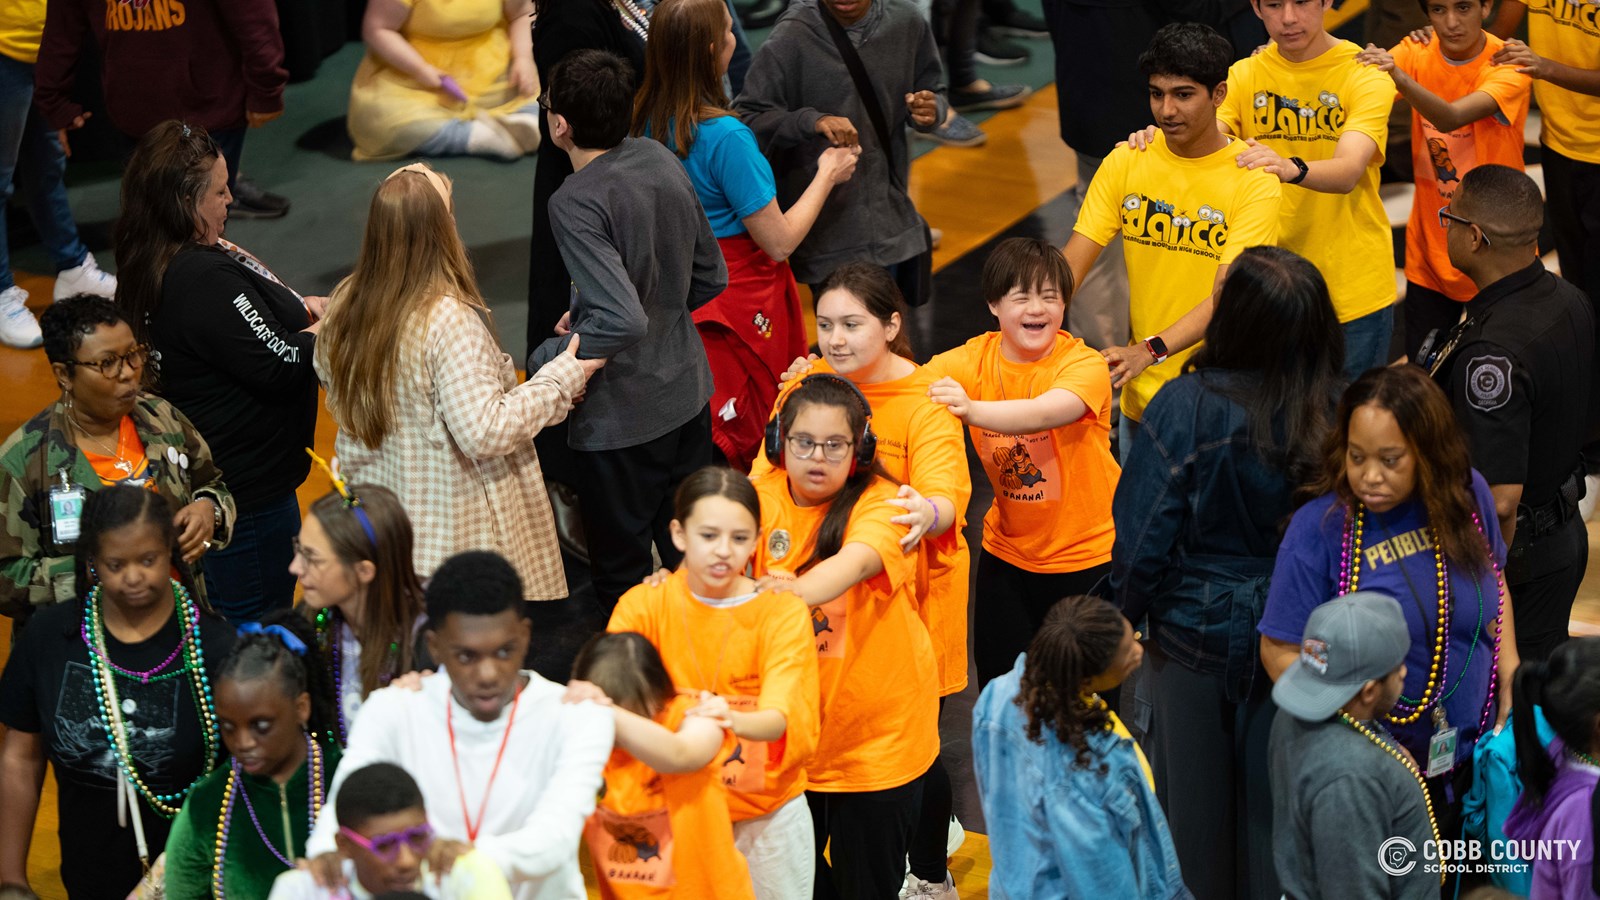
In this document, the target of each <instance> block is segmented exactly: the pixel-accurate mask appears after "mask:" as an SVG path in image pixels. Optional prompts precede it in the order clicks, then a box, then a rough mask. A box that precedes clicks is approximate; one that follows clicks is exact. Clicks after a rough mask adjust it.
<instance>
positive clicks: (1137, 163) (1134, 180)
mask: <svg viewBox="0 0 1600 900" xmlns="http://www.w3.org/2000/svg"><path fill="white" fill-rule="evenodd" d="M1245 149H1246V147H1245V144H1244V142H1243V141H1229V142H1228V145H1227V146H1226V147H1223V148H1222V149H1221V150H1218V151H1217V152H1215V153H1212V154H1210V155H1207V156H1203V157H1200V158H1199V159H1185V158H1183V157H1181V156H1178V155H1177V154H1175V153H1173V152H1172V151H1171V150H1170V149H1169V148H1168V147H1167V140H1166V136H1165V135H1163V134H1160V133H1157V134H1156V139H1155V141H1154V142H1153V143H1152V144H1151V145H1150V148H1149V149H1148V150H1146V151H1144V152H1140V151H1137V150H1132V149H1129V148H1128V147H1126V146H1121V147H1118V148H1116V149H1115V150H1112V151H1111V153H1110V154H1109V155H1107V156H1106V158H1105V162H1103V163H1101V164H1100V171H1098V172H1096V173H1095V176H1094V180H1093V181H1091V182H1089V191H1088V194H1087V195H1086V196H1085V197H1084V199H1083V209H1081V210H1079V212H1078V222H1077V224H1076V225H1074V226H1073V228H1072V230H1073V231H1076V232H1077V233H1079V234H1081V235H1083V236H1084V237H1086V238H1088V239H1089V240H1091V241H1094V242H1095V243H1096V244H1099V245H1100V246H1102V247H1104V246H1105V245H1106V244H1107V243H1109V242H1110V241H1111V238H1112V237H1114V236H1116V235H1117V234H1118V233H1120V234H1121V235H1122V245H1123V250H1124V253H1125V255H1126V259H1127V268H1128V296H1129V305H1128V321H1129V324H1130V326H1131V327H1132V328H1133V336H1134V337H1135V338H1144V337H1147V336H1149V335H1152V334H1155V333H1157V332H1159V331H1161V329H1163V328H1166V327H1167V326H1169V325H1171V324H1172V323H1173V322H1176V321H1178V319H1180V318H1182V317H1183V314H1184V313H1187V312H1188V311H1189V310H1191V309H1193V308H1194V306H1195V304H1197V303H1199V302H1200V301H1201V300H1204V299H1205V298H1206V296H1207V295H1208V294H1210V293H1211V286H1212V282H1213V281H1214V280H1215V279H1216V276H1217V267H1218V266H1219V265H1228V264H1229V263H1231V262H1233V260H1234V258H1235V257H1237V256H1238V255H1239V253H1240V251H1242V250H1244V248H1246V247H1251V246H1255V245H1258V244H1277V243H1278V229H1279V214H1278V210H1279V206H1280V203H1281V200H1282V197H1283V186H1282V184H1281V183H1280V182H1279V181H1278V178H1277V176H1275V175H1271V174H1269V173H1267V172H1266V171H1264V170H1260V169H1257V170H1253V171H1252V170H1250V169H1241V168H1239V165H1238V163H1236V162H1234V159H1235V157H1237V156H1238V155H1239V154H1240V153H1242V152H1244V150H1245ZM1393 293H1394V286H1393V285H1392V284H1391V285H1390V294H1391V295H1392V294H1393ZM1191 352H1193V348H1191V349H1190V350H1189V351H1186V352H1183V353H1174V354H1172V355H1171V356H1170V357H1168V359H1167V361H1166V362H1164V363H1162V364H1161V365H1158V366H1151V367H1150V368H1148V369H1145V370H1144V371H1143V372H1142V373H1140V375H1139V377H1138V378H1135V379H1133V380H1132V381H1130V382H1128V383H1127V384H1126V385H1124V386H1123V389H1122V413H1123V415H1126V416H1129V417H1131V418H1133V419H1134V420H1135V421H1138V419H1139V417H1140V416H1142V415H1143V414H1144V408H1145V405H1146V404H1147V403H1149V402H1150V398H1151V397H1154V396H1155V395H1156V391H1157V390H1159V389H1160V387H1161V385H1163V384H1165V383H1167V382H1168V381H1169V380H1171V379H1173V378H1176V377H1177V376H1178V373H1179V372H1180V371H1182V370H1183V362H1184V360H1185V359H1187V358H1188V356H1189V353H1191Z"/></svg>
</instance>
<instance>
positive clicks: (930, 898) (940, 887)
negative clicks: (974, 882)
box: [900, 872, 961, 900]
mask: <svg viewBox="0 0 1600 900" xmlns="http://www.w3.org/2000/svg"><path fill="white" fill-rule="evenodd" d="M900 900H961V895H960V894H958V893H956V885H955V882H954V881H953V880H952V879H951V878H950V873H949V872H946V873H944V883H943V884H937V883H935V882H932V881H923V880H922V879H921V878H918V877H917V876H915V875H912V874H910V873H907V874H906V883H905V886H904V887H902V888H900Z"/></svg>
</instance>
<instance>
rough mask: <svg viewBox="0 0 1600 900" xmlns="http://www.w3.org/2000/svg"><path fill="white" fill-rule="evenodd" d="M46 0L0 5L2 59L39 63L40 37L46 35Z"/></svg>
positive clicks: (20, 0) (18, 0)
mask: <svg viewBox="0 0 1600 900" xmlns="http://www.w3.org/2000/svg"><path fill="white" fill-rule="evenodd" d="M44 4H45V0H6V2H5V3H0V10H3V11H0V56H9V57H11V58H12V59H14V60H16V61H17V62H24V63H27V64H28V65H30V66H31V65H33V64H34V63H36V62H38V61H39V35H41V34H43V33H44Z"/></svg>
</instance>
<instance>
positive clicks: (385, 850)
mask: <svg viewBox="0 0 1600 900" xmlns="http://www.w3.org/2000/svg"><path fill="white" fill-rule="evenodd" d="M339 833H340V834H342V835H344V836H345V837H347V838H349V839H350V840H351V842H353V843H355V844H356V845H357V846H359V847H361V848H362V849H363V850H366V851H367V852H368V853H371V854H372V855H373V856H376V857H377V858H379V859H381V860H383V861H384V862H386V863H388V864H389V865H391V866H392V865H394V864H395V863H397V862H399V861H400V848H401V847H402V846H406V847H410V848H411V852H412V853H415V854H417V855H418V856H423V855H426V854H427V852H428V848H429V847H432V846H433V826H432V825H429V824H428V823H427V822H423V823H422V824H421V825H417V826H415V827H412V828H407V829H405V830H404V831H391V832H388V833H387V834H380V835H377V836H376V837H373V838H371V839H370V840H369V839H367V838H364V837H362V836H361V835H360V834H359V833H358V832H356V831H354V830H352V829H350V828H340V829H339Z"/></svg>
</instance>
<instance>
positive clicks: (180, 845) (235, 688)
mask: <svg viewBox="0 0 1600 900" xmlns="http://www.w3.org/2000/svg"><path fill="white" fill-rule="evenodd" d="M316 637H317V636H316V631H315V629H314V628H313V627H312V625H311V623H310V621H308V620H307V619H306V618H305V617H304V616H301V615H298V614H296V613H294V612H290V611H288V610H283V611H280V612H276V613H273V614H271V615H269V616H268V617H267V619H266V620H264V621H263V622H262V623H260V624H248V625H246V626H244V627H243V628H241V629H240V630H239V642H238V643H237V644H235V645H234V647H233V652H232V653H230V654H228V658H227V659H226V660H224V661H223V663H222V669H221V671H220V672H219V673H218V674H217V686H216V706H217V726H218V730H219V731H220V732H221V733H222V740H223V742H224V743H225V744H226V745H227V747H228V752H229V753H230V754H231V755H232V756H233V759H232V760H231V761H230V763H229V765H228V766H226V767H223V768H218V769H216V770H215V771H213V772H212V773H211V774H209V775H207V776H205V777H204V778H201V779H200V780H199V781H197V782H195V786H194V788H193V789H192V790H191V791H190V792H189V797H188V799H187V800H185V801H184V803H183V811H182V812H180V813H179V814H178V819H177V821H176V822H174V823H173V825H172V834H171V836H170V837H168V838H167V853H166V873H165V874H166V890H167V896H168V897H169V898H172V900H202V898H212V897H215V898H218V900H220V898H222V897H224V896H227V897H233V898H244V900H266V898H267V895H268V894H270V893H271V892H272V882H273V880H274V879H275V878H277V877H278V875H280V874H282V873H283V872H284V871H286V870H287V869H292V868H294V861H295V860H296V859H297V858H300V857H303V856H305V847H306V838H307V836H308V835H310V833H311V826H312V825H313V824H314V823H315V822H316V819H317V815H318V814H319V813H321V812H322V807H323V804H324V801H325V800H326V798H327V791H328V785H329V783H330V782H331V781H332V779H333V770H334V769H335V768H336V767H337V766H338V764H339V746H338V744H337V743H336V742H335V739H334V736H333V735H334V730H335V728H336V725H335V723H334V696H333V684H332V681H331V680H330V679H329V677H328V673H327V671H326V670H325V669H323V667H322V666H321V665H319V664H318V660H317V658H316V650H317V643H316ZM241 807H242V808H241Z"/></svg>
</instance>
